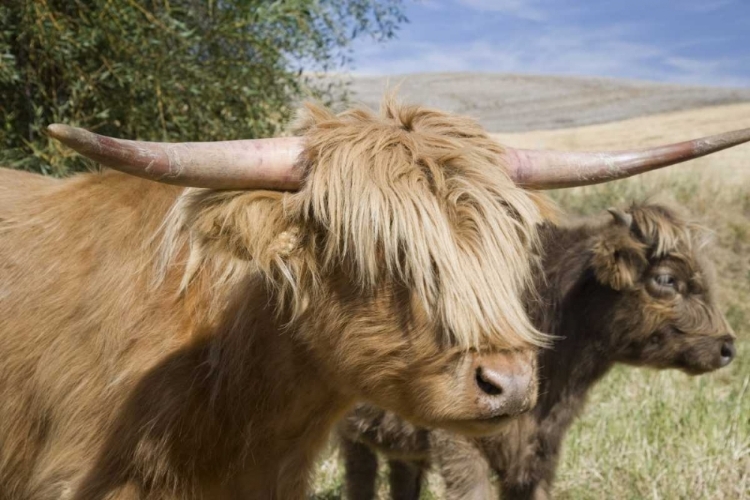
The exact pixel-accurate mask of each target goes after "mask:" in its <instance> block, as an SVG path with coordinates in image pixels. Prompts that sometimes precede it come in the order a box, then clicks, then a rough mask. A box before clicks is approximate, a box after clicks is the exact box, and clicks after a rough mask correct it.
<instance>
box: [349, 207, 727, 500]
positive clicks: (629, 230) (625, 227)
mask: <svg viewBox="0 0 750 500" xmlns="http://www.w3.org/2000/svg"><path fill="white" fill-rule="evenodd" d="M610 213H611V215H612V217H611V218H610V219H609V220H608V221H607V222H605V223H602V222H601V218H599V219H598V220H595V219H591V220H586V221H585V222H583V223H580V224H576V225H574V226H571V227H563V226H554V225H549V226H547V227H545V228H543V230H542V238H543V247H544V258H543V267H544V273H543V274H544V275H543V276H540V278H539V280H538V283H537V285H538V289H539V290H540V294H541V296H540V297H539V299H538V300H529V304H528V310H529V315H530V316H531V318H532V320H533V321H534V323H535V326H536V327H537V328H539V329H540V330H541V331H545V332H550V333H552V334H554V335H556V336H558V337H559V338H558V340H557V341H556V342H555V344H554V347H553V348H552V349H549V350H543V351H541V352H540V353H539V355H538V365H539V376H540V378H539V381H540V382H539V383H540V387H539V400H538V404H537V406H536V408H535V409H534V410H533V411H531V412H530V413H527V414H525V415H523V416H520V417H518V418H517V419H516V420H515V421H514V422H513V423H512V424H511V425H509V426H508V427H507V428H506V429H505V430H504V431H503V432H502V433H501V434H499V435H496V436H492V437H485V438H475V439H471V438H466V437H459V436H457V435H455V434H451V433H450V432H447V431H442V430H432V431H429V430H426V429H421V428H418V427H415V426H413V425H412V424H410V423H408V422H406V421H404V420H402V419H400V418H398V417H397V416H395V415H394V414H393V413H391V412H386V411H383V410H381V409H379V408H376V407H373V406H370V405H366V404H362V405H359V406H358V407H357V408H356V409H355V410H354V411H353V412H352V413H351V414H349V415H348V417H347V418H345V419H344V420H343V421H342V423H341V424H340V426H339V431H340V435H341V438H342V442H343V453H344V456H345V461H346V488H347V494H348V497H349V498H350V499H352V500H354V499H356V500H367V499H369V498H373V491H374V482H375V473H376V469H377V458H376V456H375V454H374V453H375V452H376V451H377V452H381V453H383V454H385V455H386V456H387V457H388V458H389V460H390V465H391V477H390V479H391V491H392V496H393V498H394V499H404V500H406V499H415V500H416V499H417V498H418V497H419V489H420V483H421V477H422V475H423V471H424V469H425V468H426V467H427V466H428V465H429V464H430V463H432V464H433V465H434V466H436V467H437V468H438V469H439V470H440V472H441V474H442V475H443V477H444V478H445V482H446V488H447V498H450V499H456V500H458V499H462V500H463V499H486V498H489V497H490V496H491V495H492V493H491V491H492V488H491V483H490V478H489V477H490V474H489V471H490V470H491V471H494V472H495V473H496V474H497V475H498V477H499V482H500V489H501V493H502V498H503V499H505V500H509V499H514V500H515V499H519V500H520V499H534V500H542V499H546V498H549V496H550V489H551V486H552V482H553V480H554V476H555V470H556V468H557V462H558V456H559V454H560V449H561V444H562V441H563V438H564V436H565V434H566V432H567V430H568V429H569V428H570V425H571V424H572V423H573V421H574V420H575V419H576V417H577V416H578V415H579V414H580V413H581V411H582V410H583V408H584V405H585V403H586V397H587V394H588V392H589V390H590V389H591V388H592V387H593V386H594V385H595V384H596V383H597V382H598V381H599V380H601V378H602V377H603V376H604V375H605V374H606V373H607V372H608V371H609V370H610V369H611V368H612V366H613V365H614V364H615V363H625V364H629V365H633V366H643V367H651V368H657V369H664V368H677V369H680V370H682V371H684V372H686V373H689V374H692V375H696V374H701V373H705V372H709V371H712V370H715V369H718V368H721V367H723V366H725V365H727V364H728V363H729V362H730V361H731V360H732V358H733V357H734V354H735V350H734V334H733V333H732V330H731V328H730V326H729V325H728V323H727V321H726V319H725V318H724V316H723V315H722V313H721V312H720V310H719V308H718V307H717V304H716V301H715V296H714V295H715V280H714V272H713V267H712V265H711V264H710V263H709V262H708V261H707V259H706V256H705V253H706V251H705V241H706V237H705V236H706V232H705V231H704V230H703V229H701V228H700V227H698V226H696V225H694V224H693V223H691V222H689V221H688V220H687V219H686V218H685V217H683V216H682V215H681V214H680V212H679V211H678V210H677V209H674V208H670V207H667V206H663V205H659V204H644V205H634V206H632V207H631V208H630V209H629V210H628V211H626V212H622V211H619V210H614V209H612V210H610Z"/></svg>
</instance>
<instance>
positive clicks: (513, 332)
mask: <svg viewBox="0 0 750 500" xmlns="http://www.w3.org/2000/svg"><path fill="white" fill-rule="evenodd" d="M300 131H301V132H302V134H303V136H302V137H293V138H281V139H264V140H258V141H235V142H228V143H210V144H206V143H187V144H167V145H165V144H158V143H144V142H133V141H123V140H117V139H111V138H107V137H102V136H97V135H95V134H91V133H89V132H86V131H84V130H80V129H72V128H70V127H65V126H61V125H54V126H51V127H50V133H51V134H52V135H53V136H55V137H57V138H59V139H61V140H62V141H63V142H65V143H66V144H68V145H71V146H72V147H74V148H75V149H77V150H78V151H80V152H82V153H84V154H86V155H87V156H89V157H91V158H93V159H95V160H97V161H99V162H101V163H102V164H104V165H105V166H109V167H112V168H115V169H117V170H122V171H125V172H127V173H130V174H135V175H137V176H141V177H146V178H148V179H151V180H157V181H160V182H161V183H157V182H151V181H149V180H143V179H139V178H136V177H132V176H128V175H123V174H121V173H118V172H112V171H106V172H104V173H102V174H82V175H78V176H75V177H73V178H70V179H66V180H53V179H42V178H40V177H37V176H34V175H31V174H23V173H18V172H12V171H8V170H2V171H0V235H1V236H0V353H2V357H0V394H1V395H2V399H3V404H2V405H0V498H2V499H10V500H52V499H62V498H64V499H71V498H72V499H76V500H97V499H103V498H107V499H117V500H126V499H135V498H148V499H190V498H196V499H199V498H200V499H220V498H221V499H230V498H243V499H252V498H257V499H264V500H267V499H271V498H278V499H284V500H287V499H300V498H304V496H305V492H306V490H307V484H308V476H309V473H310V470H311V466H312V464H313V461H314V459H315V457H316V454H317V452H318V450H319V448H320V447H321V446H322V444H323V443H324V442H325V440H326V437H327V435H328V433H329V430H330V429H331V428H332V427H333V425H334V424H335V422H336V421H337V420H339V419H340V418H341V417H342V416H343V414H344V413H345V412H346V411H347V410H348V409H350V408H351V406H352V404H353V403H354V401H356V400H365V401H369V402H371V403H373V404H377V405H380V406H382V407H383V408H387V409H389V410H393V411H396V412H398V413H399V414H401V415H404V416H406V417H407V418H409V419H411V420H413V421H415V422H418V423H419V424H422V425H426V426H430V427H445V428H450V429H454V430H456V431H459V432H465V433H474V434H483V433H488V432H491V431H497V430H498V429H500V428H501V427H502V425H503V424H504V423H506V422H507V421H508V420H509V419H510V417H512V416H515V415H517V414H519V413H521V412H523V411H526V410H528V409H530V408H531V407H532V406H533V405H534V403H535V400H536V383H535V373H534V362H533V360H534V359H535V349H534V348H535V347H536V346H538V345H540V344H542V343H544V341H545V337H544V336H543V335H542V334H540V333H539V332H538V331H537V330H536V329H535V328H534V327H533V325H532V324H531V322H530V321H529V319H528V317H527V316H526V314H525V310H524V306H523V301H522V295H523V293H524V290H525V289H526V288H527V286H528V285H529V280H530V276H531V269H532V268H533V266H534V262H535V257H534V255H535V254H536V252H537V250H536V249H535V247H536V242H537V241H538V238H537V235H536V226H537V224H539V223H540V222H541V221H542V218H543V209H542V208H540V207H542V205H543V204H544V202H543V201H541V200H542V198H540V197H538V196H535V195H533V194H532V193H530V192H528V191H525V190H524V189H523V188H522V187H520V186H521V185H522V186H525V187H530V188H534V187H538V188H539V187H542V188H543V187H551V186H559V185H576V184H585V183H593V182H602V181H604V180H607V179H612V178H617V177H618V176H627V175H632V174H633V173H634V172H638V171H643V170H648V169H650V168H656V167H658V166H663V165H667V164H670V163H674V162H677V161H682V160H685V159H687V158H690V157H695V156H699V155H702V154H707V153H709V152H711V151H716V150H718V149H722V148H725V147H728V146H729V145H731V144H734V143H739V142H742V141H744V140H750V131H744V132H736V133H730V134H725V135H722V136H717V137H714V138H707V139H701V140H698V141H692V142H688V143H683V144H677V145H674V146H666V147H663V148H657V149H655V150H645V151H637V152H625V153H617V154H599V155H593V156H592V155H586V154H575V155H567V156H566V155H560V154H556V153H544V152H533V151H521V150H513V149H510V148H503V147H501V146H499V145H497V144H496V143H495V142H494V141H492V140H491V139H490V138H489V137H488V136H487V135H486V134H485V132H484V131H483V130H482V129H481V128H480V127H478V126H477V125H476V124H475V123H473V122H471V121H469V120H466V119H462V118H457V117H452V116H448V115H445V114H442V113H439V112H436V111H430V110H425V109H423V108H419V107H400V106H396V105H393V104H390V103H387V104H386V105H385V106H384V110H383V113H382V115H381V116H376V115H374V114H373V113H371V112H368V111H361V110H355V111H348V112H345V113H343V114H341V115H339V116H335V115H333V114H331V113H330V112H328V111H326V110H323V109H320V108H316V107H310V108H308V110H307V114H306V118H305V119H304V124H303V126H302V128H301V129H300ZM514 180H515V181H517V182H514ZM163 183H167V184H170V183H171V184H178V185H180V186H189V187H192V188H203V189H185V188H184V187H175V186H168V185H164V184H163ZM262 188H266V189H288V190H290V192H281V191H267V190H259V189H262ZM298 188H299V191H298V192H291V190H294V189H298ZM252 189H258V190H252ZM446 402H450V403H452V404H446ZM453 403H458V404H453Z"/></svg>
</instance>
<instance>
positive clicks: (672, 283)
mask: <svg viewBox="0 0 750 500" xmlns="http://www.w3.org/2000/svg"><path fill="white" fill-rule="evenodd" d="M654 281H655V282H656V284H657V285H659V286H662V287H665V288H675V287H676V286H677V281H676V280H675V279H674V276H672V275H671V274H657V275H656V276H654Z"/></svg>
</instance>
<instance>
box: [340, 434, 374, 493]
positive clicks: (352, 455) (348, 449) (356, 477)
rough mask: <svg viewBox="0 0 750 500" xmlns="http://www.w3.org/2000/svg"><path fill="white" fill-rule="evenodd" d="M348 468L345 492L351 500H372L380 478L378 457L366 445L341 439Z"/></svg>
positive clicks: (344, 438)
mask: <svg viewBox="0 0 750 500" xmlns="http://www.w3.org/2000/svg"><path fill="white" fill-rule="evenodd" d="M341 451H342V453H343V454H344V464H345V466H346V473H345V478H344V481H345V485H344V491H345V492H346V498H348V499H349V500H372V499H374V498H375V483H376V480H377V476H378V457H377V455H375V453H374V452H373V451H372V450H370V448H368V447H367V446H366V445H364V444H362V443H358V442H356V441H354V440H351V439H348V438H346V437H343V436H342V437H341Z"/></svg>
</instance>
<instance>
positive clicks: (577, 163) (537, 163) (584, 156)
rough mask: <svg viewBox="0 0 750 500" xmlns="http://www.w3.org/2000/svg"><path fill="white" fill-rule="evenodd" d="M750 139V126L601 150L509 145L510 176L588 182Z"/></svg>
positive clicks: (559, 183)
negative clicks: (653, 144) (681, 139)
mask: <svg viewBox="0 0 750 500" xmlns="http://www.w3.org/2000/svg"><path fill="white" fill-rule="evenodd" d="M748 141H750V128H746V129H743V130H736V131H733V132H725V133H723V134H718V135H712V136H710V137H704V138H702V139H695V140H692V141H686V142H680V143H677V144H670V145H668V146H657V147H654V148H644V149H633V150H625V151H602V152H598V153H574V152H561V151H543V150H531V149H513V148H506V149H505V160H506V162H507V164H508V168H509V173H510V176H511V177H512V178H513V180H514V181H515V182H516V183H517V184H520V185H522V186H525V187H529V188H533V189H555V188H566V187H574V186H586V185H589V184H599V183H601V182H608V181H613V180H616V179H623V178H625V177H630V176H631V175H636V174H641V173H643V172H648V171H650V170H656V169H658V168H662V167H667V166H669V165H674V164H675V163H681V162H684V161H687V160H692V159H694V158H698V157H701V156H705V155H708V154H711V153H715V152H717V151H721V150H722V149H726V148H731V147H732V146H737V145H738V144H742V143H744V142H748Z"/></svg>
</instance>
